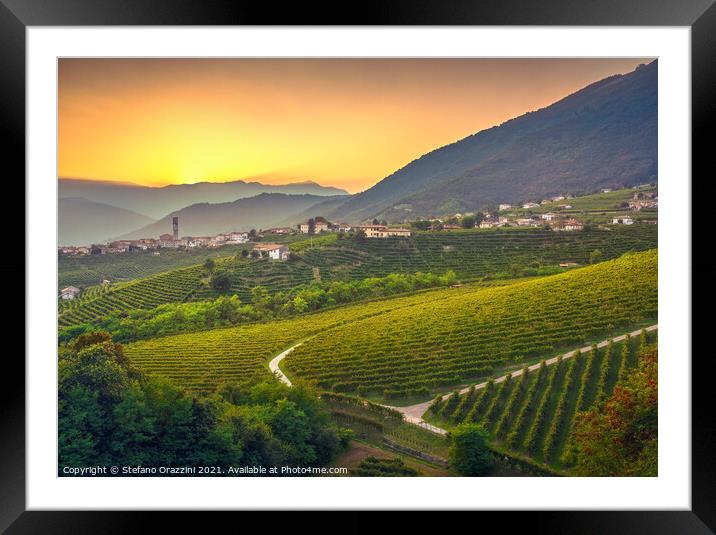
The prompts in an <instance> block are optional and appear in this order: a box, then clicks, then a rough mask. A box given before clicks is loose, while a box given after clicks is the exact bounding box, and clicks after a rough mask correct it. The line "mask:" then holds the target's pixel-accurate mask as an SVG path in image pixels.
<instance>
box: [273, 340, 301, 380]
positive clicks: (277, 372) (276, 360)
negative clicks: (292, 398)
mask: <svg viewBox="0 0 716 535" xmlns="http://www.w3.org/2000/svg"><path fill="white" fill-rule="evenodd" d="M301 344H303V342H299V343H297V344H296V345H295V346H291V347H289V348H288V349H287V350H286V351H284V352H283V353H279V354H278V355H276V356H275V357H274V358H272V359H271V362H269V370H271V373H273V374H274V375H275V376H276V377H278V380H279V381H281V382H282V383H285V384H287V385H288V386H292V384H291V381H290V379H289V378H288V377H286V376H285V375H284V373H283V372H282V371H281V368H279V367H278V364H279V362H281V361H282V360H283V359H285V358H286V355H288V354H289V353H290V352H291V351H293V350H294V349H296V348H297V347H298V346H300V345H301Z"/></svg>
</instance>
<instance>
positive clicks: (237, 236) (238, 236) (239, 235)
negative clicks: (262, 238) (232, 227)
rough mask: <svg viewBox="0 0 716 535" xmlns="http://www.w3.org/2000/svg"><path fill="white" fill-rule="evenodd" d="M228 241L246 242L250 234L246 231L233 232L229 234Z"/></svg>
mask: <svg viewBox="0 0 716 535" xmlns="http://www.w3.org/2000/svg"><path fill="white" fill-rule="evenodd" d="M227 237H228V240H226V241H227V242H228V243H246V242H247V241H249V235H248V234H247V233H246V232H231V233H230V234H229V235H228V236H227Z"/></svg>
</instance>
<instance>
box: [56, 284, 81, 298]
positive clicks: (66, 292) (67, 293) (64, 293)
mask: <svg viewBox="0 0 716 535" xmlns="http://www.w3.org/2000/svg"><path fill="white" fill-rule="evenodd" d="M81 292H82V290H80V289H79V288H76V287H74V286H68V287H67V288H62V290H60V297H61V298H62V299H65V300H67V299H74V298H75V297H77V296H78V295H80V293H81Z"/></svg>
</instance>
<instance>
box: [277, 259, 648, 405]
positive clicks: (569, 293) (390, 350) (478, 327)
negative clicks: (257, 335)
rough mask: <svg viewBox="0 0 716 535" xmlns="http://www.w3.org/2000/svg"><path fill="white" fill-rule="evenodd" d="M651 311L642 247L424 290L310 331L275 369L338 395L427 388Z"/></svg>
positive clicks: (481, 373)
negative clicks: (435, 292)
mask: <svg viewBox="0 0 716 535" xmlns="http://www.w3.org/2000/svg"><path fill="white" fill-rule="evenodd" d="M426 295H427V294H426ZM376 308H377V307H376ZM656 314H657V251H656V250H651V251H647V252H644V253H634V254H629V255H625V256H623V257H621V258H619V259H617V260H612V261H609V262H603V263H601V264H597V265H594V266H590V267H587V268H583V269H577V270H573V271H570V272H568V273H562V274H560V275H555V276H551V277H544V278H540V279H533V280H529V281H525V282H520V283H515V284H511V285H508V286H504V287H496V288H472V289H469V290H466V291H464V292H459V293H456V294H454V295H453V296H452V297H450V298H447V299H442V300H432V299H430V297H429V296H427V297H426V298H425V299H424V301H423V302H422V303H419V304H416V305H415V306H412V307H410V308H408V309H401V310H393V311H388V312H385V313H382V314H380V316H376V317H373V318H366V319H363V320H360V321H355V322H352V323H351V324H349V325H344V326H342V327H337V328H335V329H332V330H330V331H326V332H322V333H320V334H318V335H317V336H315V337H314V338H313V339H312V340H311V341H310V343H306V344H304V345H302V346H301V347H298V348H297V349H296V350H295V351H294V352H293V353H291V354H290V355H289V356H288V357H287V358H286V359H285V360H284V361H283V363H282V369H284V370H285V371H287V372H288V373H289V374H293V375H295V376H298V377H305V378H309V379H312V380H315V381H316V382H317V384H318V385H319V386H320V387H321V388H324V389H329V390H334V391H337V392H349V393H362V394H366V395H372V394H374V395H378V396H383V397H384V398H391V397H401V396H406V395H407V396H409V395H428V394H429V392H430V391H431V390H434V389H436V388H438V387H440V386H444V385H456V384H461V383H464V382H466V381H467V380H472V379H475V378H479V377H486V376H489V375H491V374H492V373H493V372H494V371H495V370H498V369H502V368H505V367H508V366H515V365H517V364H519V363H522V362H525V361H530V360H534V359H536V358H538V357H541V356H546V355H549V354H551V353H554V352H556V351H557V350H558V349H560V348H565V347H567V348H569V347H573V346H576V345H579V344H582V345H583V344H584V343H586V342H588V341H590V340H593V339H596V338H600V339H603V338H606V337H608V336H610V335H613V333H615V332H616V331H618V330H619V329H621V328H623V327H625V326H633V325H638V324H640V323H643V322H646V321H648V320H650V319H653V318H655V317H656Z"/></svg>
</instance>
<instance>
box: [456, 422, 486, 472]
mask: <svg viewBox="0 0 716 535" xmlns="http://www.w3.org/2000/svg"><path fill="white" fill-rule="evenodd" d="M489 437H490V435H489V433H488V432H487V430H486V429H485V428H484V427H483V426H482V425H480V424H475V423H472V422H463V423H461V424H460V425H458V426H457V427H456V428H455V429H454V430H453V431H452V432H451V433H450V449H449V454H448V460H449V462H450V466H451V467H452V468H453V469H455V470H456V471H457V472H459V473H460V474H462V475H464V476H483V475H485V474H487V473H489V471H490V470H491V469H492V466H493V465H494V459H493V456H492V452H491V451H490V448H489V447H488V440H489Z"/></svg>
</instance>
